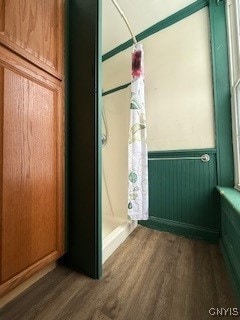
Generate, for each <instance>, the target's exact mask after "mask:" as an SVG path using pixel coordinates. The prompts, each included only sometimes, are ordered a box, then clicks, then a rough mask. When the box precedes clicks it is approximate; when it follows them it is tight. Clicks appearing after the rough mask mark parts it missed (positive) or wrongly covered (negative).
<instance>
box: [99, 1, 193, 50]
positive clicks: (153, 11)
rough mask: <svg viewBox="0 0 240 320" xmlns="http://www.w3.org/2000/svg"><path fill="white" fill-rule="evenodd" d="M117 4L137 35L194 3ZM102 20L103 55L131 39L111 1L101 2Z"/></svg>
mask: <svg viewBox="0 0 240 320" xmlns="http://www.w3.org/2000/svg"><path fill="white" fill-rule="evenodd" d="M117 2H118V4H119V6H120V7H121V9H122V11H123V12H124V13H125V15H126V17H127V19H128V20H129V22H130V24H131V26H132V29H133V31H134V33H135V34H136V35H137V34H138V33H140V32H142V31H144V30H145V29H147V28H149V27H151V26H152V25H154V24H155V23H157V22H159V21H161V20H163V19H165V18H167V17H169V16H170V15H172V14H174V13H175V12H177V11H179V10H181V9H183V8H184V7H186V6H188V5H189V4H191V3H193V2H195V1H193V0H170V1H159V0H151V1H150V0H117ZM102 20H103V30H102V32H103V54H104V53H106V52H108V51H110V50H112V49H114V48H115V47H117V46H118V45H120V44H122V43H123V42H125V41H127V40H129V39H130V38H131V36H130V33H129V31H128V29H127V27H126V25H125V22H124V21H123V19H122V17H121V16H120V15H119V13H118V12H117V10H116V8H115V7H114V5H113V3H112V1H111V0H103V18H102Z"/></svg>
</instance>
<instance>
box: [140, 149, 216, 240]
mask: <svg viewBox="0 0 240 320" xmlns="http://www.w3.org/2000/svg"><path fill="white" fill-rule="evenodd" d="M205 153H207V154H209V156H210V161H209V162H202V161H201V160H195V159H194V160H193V159H183V158H186V157H187V158H188V157H200V156H201V155H203V154H205ZM166 158H174V159H175V160H163V159H166ZM153 159H161V160H153ZM216 184H217V170H216V150H215V149H203V150H187V151H186V150H185V151H167V152H150V153H149V197H150V199H149V202H150V209H149V212H150V219H149V220H148V221H144V222H141V224H142V225H144V226H147V227H151V228H156V229H158V230H165V231H169V232H173V233H176V234H180V235H184V236H187V237H193V238H197V239H203V240H207V241H210V242H216V241H217V240H218V238H219V217H218V215H217V209H216V199H217V198H216V193H217V192H216V190H215V187H216Z"/></svg>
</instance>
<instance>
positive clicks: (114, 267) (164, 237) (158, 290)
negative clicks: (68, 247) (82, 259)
mask: <svg viewBox="0 0 240 320" xmlns="http://www.w3.org/2000/svg"><path fill="white" fill-rule="evenodd" d="M211 307H236V303H235V300H234V297H233V293H232V289H231V287H230V284H229V279H228V277H227V271H226V269H225V265H224V262H223V258H222V256H221V254H220V252H219V249H218V247H217V246H216V245H211V244H207V243H205V242H201V241H197V240H189V239H185V238H183V237H178V236H175V235H171V234H169V233H166V232H158V231H154V230H150V229H147V228H144V227H138V228H137V229H136V230H135V231H134V232H133V233H132V234H131V236H130V237H129V238H128V239H127V240H126V241H125V242H124V243H123V244H122V245H121V246H120V248H119V249H118V250H117V251H116V252H115V253H114V254H113V255H112V256H111V257H110V258H109V259H108V260H107V262H106V263H105V265H104V276H103V278H102V279H101V280H93V279H90V278H88V277H87V276H85V275H81V274H78V273H76V272H74V271H71V270H69V269H67V268H64V267H57V268H56V269H55V270H54V271H52V272H51V273H49V274H48V275H46V276H45V277H44V278H42V279H40V280H39V281H38V282H37V283H36V284H34V285H33V286H32V287H30V288H29V289H27V290H26V291H25V292H23V293H22V294H21V295H20V296H19V297H18V298H16V299H15V300H14V301H12V302H11V303H9V304H8V305H6V306H5V307H3V308H2V310H1V311H0V319H1V320H33V319H34V320H110V319H117V320H205V319H212V317H211V316H210V315H209V314H208V310H209V308H211Z"/></svg>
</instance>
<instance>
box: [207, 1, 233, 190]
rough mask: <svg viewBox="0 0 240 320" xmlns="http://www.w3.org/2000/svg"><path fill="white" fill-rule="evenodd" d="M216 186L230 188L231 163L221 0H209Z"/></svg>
mask: <svg viewBox="0 0 240 320" xmlns="http://www.w3.org/2000/svg"><path fill="white" fill-rule="evenodd" d="M209 10H210V26H211V47H212V69H213V89H214V108H215V123H216V146H217V172H218V185H222V186H226V187H233V185H234V166H233V146H232V119H231V98H230V82H229V61H228V47H227V43H228V42H227V28H226V16H225V1H222V2H219V3H216V0H210V3H209Z"/></svg>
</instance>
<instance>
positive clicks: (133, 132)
mask: <svg viewBox="0 0 240 320" xmlns="http://www.w3.org/2000/svg"><path fill="white" fill-rule="evenodd" d="M128 215H129V217H130V218H131V219H132V220H147V219H148V153H147V144H146V117H145V98H144V52H143V48H142V45H141V44H135V45H134V46H133V52H132V82H131V105H130V130H129V141H128Z"/></svg>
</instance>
